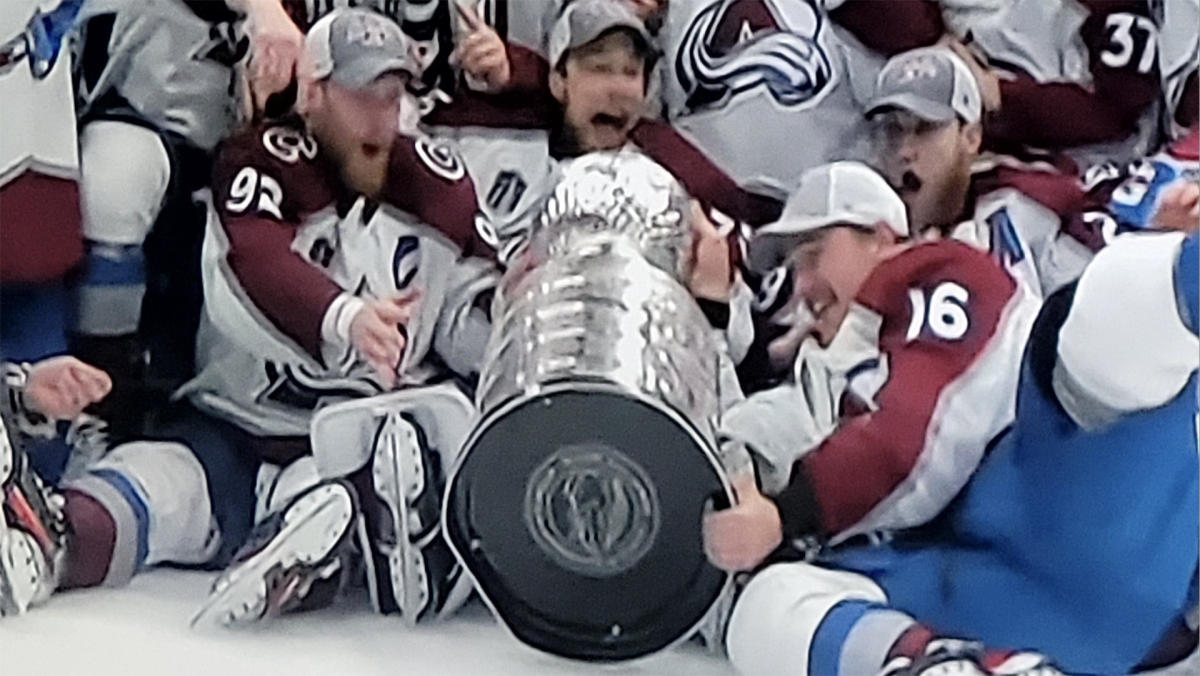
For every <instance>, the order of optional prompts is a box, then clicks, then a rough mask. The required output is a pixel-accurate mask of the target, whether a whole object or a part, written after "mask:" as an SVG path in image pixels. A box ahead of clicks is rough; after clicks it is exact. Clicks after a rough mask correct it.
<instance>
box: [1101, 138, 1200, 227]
mask: <svg viewBox="0 0 1200 676" xmlns="http://www.w3.org/2000/svg"><path fill="white" fill-rule="evenodd" d="M1198 136H1200V132H1196V131H1193V132H1192V133H1191V134H1189V135H1188V136H1186V137H1184V138H1183V139H1180V140H1179V141H1177V142H1175V143H1173V144H1171V146H1169V147H1167V148H1166V149H1164V150H1162V151H1161V152H1159V153H1156V154H1154V155H1151V156H1150V157H1146V158H1144V159H1140V160H1136V161H1134V162H1130V163H1129V164H1128V165H1126V166H1124V167H1120V168H1118V167H1117V166H1115V165H1112V164H1105V165H1098V166H1095V167H1092V168H1091V169H1090V170H1089V171H1088V175H1087V176H1086V178H1085V182H1086V184H1087V185H1088V191H1089V193H1091V194H1093V195H1094V196H1096V197H1097V198H1098V199H1097V201H1099V202H1100V203H1101V204H1102V206H1103V209H1104V212H1106V213H1107V215H1109V216H1111V218H1112V219H1113V220H1112V222H1111V224H1107V231H1106V232H1105V233H1104V234H1105V237H1106V239H1111V238H1112V236H1114V235H1115V234H1116V233H1118V232H1126V231H1131V230H1145V229H1146V228H1150V227H1153V225H1154V217H1155V215H1156V214H1157V213H1158V207H1159V204H1161V202H1162V198H1163V195H1164V194H1165V193H1166V189H1167V188H1169V187H1170V186H1173V185H1175V184H1176V183H1178V182H1180V181H1192V182H1196V181H1200V161H1197V156H1196V155H1197V150H1198V148H1197V143H1198V141H1200V139H1198Z"/></svg>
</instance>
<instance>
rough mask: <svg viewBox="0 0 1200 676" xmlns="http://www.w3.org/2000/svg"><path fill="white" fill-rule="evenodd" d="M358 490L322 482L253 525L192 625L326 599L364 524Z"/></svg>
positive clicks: (339, 581) (338, 584)
mask: <svg viewBox="0 0 1200 676" xmlns="http://www.w3.org/2000/svg"><path fill="white" fill-rule="evenodd" d="M360 524H361V519H359V518H358V507H357V503H356V500H355V497H354V489H353V488H351V487H350V486H349V485H348V484H346V483H344V482H340V481H331V482H322V483H320V484H317V485H316V486H313V487H312V488H309V489H307V490H305V491H303V492H302V493H300V494H298V495H297V496H295V497H294V498H293V499H292V500H291V501H290V502H288V503H287V505H286V506H284V507H283V508H282V509H280V510H278V511H276V512H275V513H274V514H272V515H270V516H269V517H267V518H266V519H264V520H263V521H262V522H261V523H259V524H258V525H257V526H255V528H254V530H253V531H252V532H251V534H250V538H249V540H248V541H247V543H246V545H245V546H243V547H242V549H241V551H239V552H238V554H237V556H236V557H235V559H234V562H233V563H231V564H230V566H229V568H227V569H226V570H225V572H224V573H222V574H221V576H220V577H218V578H217V581H216V582H215V583H214V584H213V589H212V592H210V594H209V597H208V600H207V601H206V602H205V604H204V606H203V607H202V608H201V609H200V611H199V612H197V613H196V615H195V616H194V617H193V618H192V626H214V625H226V626H230V625H245V624H251V623H254V622H258V621H262V620H265V619H268V618H272V617H275V616H278V615H281V614H283V613H287V612H291V611H295V610H304V609H310V608H314V607H320V606H323V605H327V604H328V603H329V602H331V601H332V600H333V598H334V597H335V596H336V595H337V593H338V592H340V591H341V589H342V588H343V586H344V583H345V580H346V578H347V577H348V575H349V572H350V562H351V555H352V552H351V550H352V542H353V537H354V535H353V531H354V530H355V529H356V528H361V526H360Z"/></svg>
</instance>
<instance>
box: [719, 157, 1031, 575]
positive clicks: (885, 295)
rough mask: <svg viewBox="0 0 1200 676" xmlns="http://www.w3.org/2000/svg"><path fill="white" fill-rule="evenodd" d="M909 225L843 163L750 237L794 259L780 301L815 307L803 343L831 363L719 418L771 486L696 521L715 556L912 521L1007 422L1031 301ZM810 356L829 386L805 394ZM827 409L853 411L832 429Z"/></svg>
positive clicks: (877, 184) (966, 255) (948, 491)
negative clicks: (912, 235)
mask: <svg viewBox="0 0 1200 676" xmlns="http://www.w3.org/2000/svg"><path fill="white" fill-rule="evenodd" d="M908 234H909V232H908V221H907V219H906V217H905V210H904V204H903V203H902V202H901V201H900V198H899V197H897V196H896V194H895V193H894V192H893V191H892V190H891V189H890V188H889V187H888V186H887V184H886V182H885V181H884V180H883V179H882V178H881V177H880V176H879V175H878V174H876V173H875V172H873V171H872V170H870V169H868V168H867V167H866V166H865V165H862V164H859V163H855V162H838V163H834V164H830V165H824V166H822V167H818V168H816V169H811V170H809V171H808V172H806V173H805V174H804V176H803V177H802V180H801V185H800V189H799V190H798V191H797V192H796V193H795V194H794V195H793V196H792V198H791V199H789V200H788V204H787V206H786V208H785V210H784V215H783V217H782V219H781V220H780V221H779V222H778V223H775V224H772V225H769V226H767V227H766V228H763V229H762V230H761V231H760V232H759V233H758V235H757V236H756V239H755V240H752V242H751V264H752V265H755V266H756V267H759V268H760V269H764V268H768V267H770V266H773V265H777V264H778V263H780V262H781V261H786V265H787V266H789V267H790V268H792V275H791V277H792V279H794V280H795V281H794V285H793V287H792V289H790V290H789V291H790V295H791V301H790V302H789V304H788V306H787V309H789V310H792V311H794V314H796V315H798V316H800V315H804V314H806V313H811V320H810V321H809V322H808V323H807V329H808V331H809V332H811V333H812V334H813V336H814V337H815V343H816V345H810V346H809V347H808V348H805V351H810V350H815V351H818V352H823V353H824V355H823V356H825V357H826V359H823V360H812V361H803V360H802V361H801V362H800V363H798V364H797V375H796V383H797V385H796V386H795V387H797V388H801V389H800V390H798V391H797V392H796V395H795V397H792V398H789V397H786V396H785V397H783V398H778V396H779V395H778V394H773V393H772V391H771V390H768V391H766V392H762V393H758V394H756V395H753V396H751V397H750V398H749V399H747V401H746V402H744V403H743V404H740V405H738V406H735V407H734V408H733V409H732V410H731V411H730V412H729V413H728V414H727V415H726V417H725V420H724V421H723V423H722V427H723V428H724V429H725V430H726V433H727V434H728V435H729V436H730V438H731V439H732V440H734V441H741V442H744V443H746V445H747V446H748V447H749V448H750V449H751V450H752V451H753V452H754V453H756V454H757V460H758V463H759V477H760V481H761V483H762V486H763V490H764V491H766V492H767V493H768V494H769V495H770V496H771V497H769V498H768V497H764V496H763V495H762V494H760V493H759V489H758V488H757V487H755V486H754V485H753V482H750V483H749V484H747V485H743V486H740V487H739V489H738V494H739V497H740V501H739V504H738V505H737V506H736V507H734V508H733V509H731V510H728V511H725V512H717V513H715V514H713V515H712V516H711V518H710V519H709V521H708V522H707V523H706V524H705V531H706V542H707V546H708V551H709V553H710V556H711V558H712V559H713V561H714V562H716V563H717V564H718V565H720V566H721V567H723V568H726V569H729V570H749V569H752V568H754V567H755V566H757V565H758V564H759V563H761V562H762V561H763V560H764V559H765V558H766V557H767V556H768V555H769V554H770V553H771V552H772V551H773V550H774V549H775V548H776V547H777V546H779V545H780V544H781V543H782V542H783V541H784V539H788V540H794V539H800V538H812V539H816V540H818V541H821V542H825V541H829V540H832V541H833V542H835V543H836V542H841V541H844V540H846V539H847V538H850V537H852V536H854V535H858V534H868V533H872V532H873V531H877V530H883V529H894V528H903V527H908V526H917V525H920V524H923V523H925V522H927V521H929V520H930V519H932V518H934V517H935V516H937V514H938V513H940V512H941V511H942V509H943V508H945V506H946V505H947V504H948V503H949V502H950V501H951V500H952V499H953V498H954V496H955V495H956V494H957V493H958V492H959V490H960V489H961V488H962V487H963V485H965V484H966V482H967V480H968V478H969V477H970V475H971V473H972V472H973V471H974V469H975V467H976V466H977V465H978V464H979V462H980V460H981V458H982V457H983V449H984V447H985V446H986V444H987V442H988V440H990V439H991V438H992V437H994V436H995V435H996V434H999V433H1000V432H1001V431H1002V430H1003V429H1004V428H1005V427H1006V426H1008V425H1009V424H1010V423H1011V422H1012V418H1013V407H1014V401H1015V393H1016V388H1017V374H1018V366H1019V363H1020V355H1021V350H1022V348H1023V346H1024V344H1025V339H1026V337H1027V335H1028V333H1029V330H1030V326H1031V324H1032V322H1033V317H1034V315H1035V314H1036V312H1037V309H1038V306H1039V303H1038V301H1037V299H1036V298H1034V297H1033V296H1032V295H1030V294H1029V292H1028V290H1027V289H1025V288H1024V287H1023V286H1022V285H1020V284H1019V283H1017V282H1016V281H1015V280H1013V279H1012V277H1010V276H1009V275H1008V274H1007V273H1006V272H1005V271H1004V270H1003V269H1002V268H1001V267H1000V266H999V265H997V264H996V263H995V262H994V261H992V260H990V259H989V258H988V257H987V256H986V255H985V254H983V253H981V252H978V251H976V250H974V249H973V248H971V247H968V246H966V245H964V244H960V243H957V242H948V241H946V242H936V243H913V242H909V241H906V240H907V237H908ZM804 308H807V310H805V309H804ZM835 364H836V365H838V366H837V367H836V368H832V369H830V368H828V367H829V366H831V365H835ZM809 367H813V368H821V369H824V371H822V372H823V373H824V372H825V371H830V370H832V373H830V378H827V379H826V380H830V379H836V380H837V381H838V382H839V383H840V385H838V386H836V387H832V388H831V387H824V388H823V389H822V390H814V389H806V386H805V385H804V383H808V382H814V383H817V382H818V381H819V380H820V379H818V378H817V377H815V376H814V374H812V373H805V372H804V369H808V368H809ZM782 387H784V388H789V387H791V386H782ZM818 392H821V394H819V395H818V394H817V393H818ZM764 398H765V399H764ZM766 400H770V401H766ZM764 401H766V403H765V404H764ZM789 402H792V403H789ZM795 402H798V403H795ZM809 408H811V409H813V410H818V411H821V413H820V414H819V415H816V416H806V415H804V412H805V411H807V410H809ZM838 411H840V412H841V414H842V415H844V416H848V417H846V418H845V419H844V420H843V421H842V423H841V424H840V425H836V431H834V427H835V425H834V423H835V422H836V420H837V414H838ZM810 418H811V419H812V420H811V421H810V420H809V419H810Z"/></svg>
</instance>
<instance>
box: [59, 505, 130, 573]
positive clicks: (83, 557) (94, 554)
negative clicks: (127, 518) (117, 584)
mask: <svg viewBox="0 0 1200 676" xmlns="http://www.w3.org/2000/svg"><path fill="white" fill-rule="evenodd" d="M63 495H64V496H65V497H66V499H67V504H66V506H65V507H64V508H63V509H64V511H65V512H66V516H67V523H69V524H70V525H71V545H70V546H69V547H67V559H66V576H65V578H64V579H63V581H62V586H63V588H64V589H69V588H72V587H95V586H97V585H99V584H100V583H102V582H104V578H105V576H107V575H108V567H109V564H110V563H112V556H113V550H114V549H115V547H116V542H117V524H116V522H115V521H113V518H112V515H110V514H109V513H108V510H106V509H104V506H103V505H101V504H100V502H99V501H98V500H96V499H95V498H93V497H92V496H90V495H88V494H87V493H83V492H81V491H76V490H71V489H67V490H65V491H63Z"/></svg>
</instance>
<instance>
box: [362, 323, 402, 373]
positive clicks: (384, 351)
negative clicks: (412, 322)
mask: <svg viewBox="0 0 1200 676" xmlns="http://www.w3.org/2000/svg"><path fill="white" fill-rule="evenodd" d="M367 333H368V337H369V341H368V344H370V345H372V346H373V347H374V349H375V355H376V356H377V357H378V358H379V359H383V360H385V361H387V362H388V363H392V364H394V363H396V361H397V355H398V354H399V352H400V343H401V341H402V340H403V336H401V335H400V331H398V330H397V329H396V327H395V326H388V325H383V324H380V325H373V326H371V327H369V328H368V331H367Z"/></svg>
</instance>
